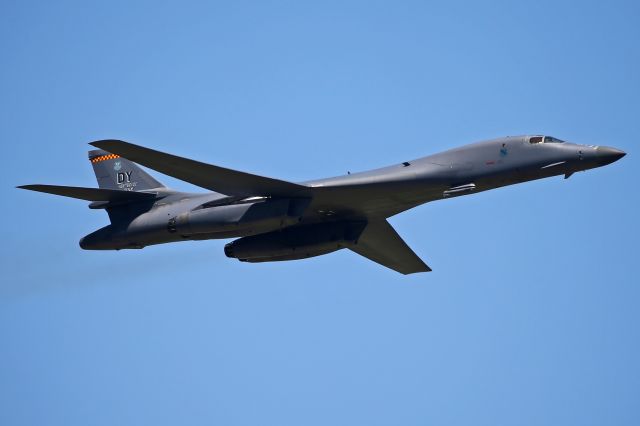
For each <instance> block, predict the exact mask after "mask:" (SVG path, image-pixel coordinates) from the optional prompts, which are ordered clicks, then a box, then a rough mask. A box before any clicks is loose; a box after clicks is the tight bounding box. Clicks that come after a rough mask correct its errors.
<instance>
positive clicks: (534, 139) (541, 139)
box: [529, 136, 564, 144]
mask: <svg viewBox="0 0 640 426" xmlns="http://www.w3.org/2000/svg"><path fill="white" fill-rule="evenodd" d="M563 142H564V141H563V140H560V139H558V138H554V137H553V136H531V137H529V143H532V144H533V143H563Z"/></svg>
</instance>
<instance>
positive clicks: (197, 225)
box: [167, 199, 308, 236]
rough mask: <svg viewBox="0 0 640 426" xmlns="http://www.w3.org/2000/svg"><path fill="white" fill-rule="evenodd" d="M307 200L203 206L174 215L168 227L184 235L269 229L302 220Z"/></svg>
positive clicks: (279, 227)
mask: <svg viewBox="0 0 640 426" xmlns="http://www.w3.org/2000/svg"><path fill="white" fill-rule="evenodd" d="M307 204H308V201H307V200H297V199H277V200H270V199H267V200H264V201H258V202H253V203H239V204H229V205H222V206H214V207H208V208H201V209H196V210H192V211H190V212H186V213H182V214H180V215H178V216H176V217H174V218H172V219H170V220H169V222H168V223H167V230H168V231H169V232H176V233H179V234H180V235H182V236H194V235H198V234H215V233H225V232H232V231H237V232H269V231H273V230H276V229H281V228H283V227H286V226H290V225H293V224H296V223H298V222H299V220H300V216H301V215H302V211H303V210H304V207H306V205H307ZM301 206H302V207H301Z"/></svg>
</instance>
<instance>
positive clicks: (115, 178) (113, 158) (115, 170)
mask: <svg viewBox="0 0 640 426" xmlns="http://www.w3.org/2000/svg"><path fill="white" fill-rule="evenodd" d="M89 161H91V165H92V166H93V171H94V173H95V174H96V179H97V180H98V186H99V187H100V188H104V189H119V190H124V191H144V190H148V189H155V188H164V187H165V186H164V185H163V184H161V183H160V182H158V181H157V180H155V179H154V178H153V177H151V175H149V174H148V173H147V172H145V171H144V170H142V169H141V168H140V166H138V165H137V164H135V163H134V162H132V161H129V160H127V159H126V158H122V157H120V156H119V155H116V154H112V153H110V152H107V151H103V150H101V149H95V150H92V151H89Z"/></svg>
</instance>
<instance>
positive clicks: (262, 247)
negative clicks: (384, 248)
mask: <svg viewBox="0 0 640 426" xmlns="http://www.w3.org/2000/svg"><path fill="white" fill-rule="evenodd" d="M365 226H366V222H361V221H349V222H332V223H318V224H313V225H304V226H296V227H293V228H286V229H284V230H282V231H276V232H269V233H266V234H260V235H253V236H249V237H244V238H240V239H237V240H235V241H233V242H231V243H229V244H227V245H225V246H224V254H225V255H226V256H227V257H231V258H236V259H238V260H240V261H242V262H273V261H279V260H295V259H306V258H308V257H314V256H320V255H322V254H327V253H331V252H333V251H336V250H339V249H342V248H346V247H349V246H351V245H352V244H355V243H356V242H357V240H358V237H359V236H360V234H361V233H362V231H363V230H364V228H365Z"/></svg>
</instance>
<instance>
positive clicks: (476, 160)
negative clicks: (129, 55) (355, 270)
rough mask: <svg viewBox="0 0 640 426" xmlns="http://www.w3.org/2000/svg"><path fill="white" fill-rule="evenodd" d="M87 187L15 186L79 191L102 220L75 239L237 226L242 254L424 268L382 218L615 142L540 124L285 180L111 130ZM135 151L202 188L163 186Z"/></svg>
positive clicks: (564, 162)
mask: <svg viewBox="0 0 640 426" xmlns="http://www.w3.org/2000/svg"><path fill="white" fill-rule="evenodd" d="M91 145H93V146H94V147H96V148H99V149H98V150H92V151H89V160H90V161H91V164H92V165H93V169H94V172H95V174H96V178H97V180H98V186H99V188H83V187H70V186H57V185H24V186H19V187H18V188H22V189H29V190H33V191H40V192H46V193H50V194H55V195H62V196H65V197H72V198H78V199H81V200H87V201H91V204H89V208H91V209H105V210H106V211H107V214H108V215H109V219H110V221H111V224H110V225H107V226H105V227H104V228H101V229H98V230H97V231H95V232H93V233H91V234H89V235H87V236H85V237H84V238H82V239H81V240H80V247H81V248H83V249H86V250H120V249H140V248H143V247H145V246H149V245H153V244H161V243H170V242H175V241H184V240H206V239H221V238H238V239H236V240H235V241H233V242H230V243H228V244H227V245H226V246H225V247H224V252H225V254H226V255H227V256H228V257H231V258H236V259H239V260H240V261H243V262H271V261H282V260H295V259H304V258H308V257H313V256H319V255H323V254H327V253H331V252H334V251H336V250H340V249H343V248H348V249H350V250H352V251H354V252H356V253H358V254H360V255H362V256H364V257H366V258H369V259H371V260H373V261H374V262H377V263H379V264H381V265H383V266H386V267H388V268H391V269H393V270H395V271H398V272H400V273H403V274H411V273H415V272H427V271H431V269H430V268H429V267H428V266H427V265H426V264H425V263H424V262H423V261H422V260H421V259H420V258H419V257H418V256H417V255H416V254H415V253H414V252H413V251H412V250H411V249H410V248H409V246H407V244H406V243H405V242H404V241H403V240H402V238H400V236H399V235H398V234H397V233H396V231H395V230H394V229H393V228H392V227H391V225H389V223H388V222H387V218H389V217H391V216H393V215H396V214H398V213H400V212H403V211H405V210H408V209H410V208H413V207H416V206H418V205H421V204H424V203H427V202H429V201H435V200H441V199H444V198H450V197H457V196H461V195H467V194H473V193H476V192H481V191H486V190H488V189H494V188H498V187H501V186H506V185H512V184H516V183H521V182H526V181H529V180H534V179H541V178H546V177H551V176H559V175H564V177H565V179H566V178H569V177H570V176H571V175H572V174H573V173H575V172H577V171H583V170H587V169H592V168H595V167H600V166H604V165H607V164H610V163H612V162H614V161H616V160H618V159H620V158H622V157H623V156H624V155H625V153H624V152H623V151H620V150H618V149H615V148H609V147H604V146H593V145H578V144H574V143H568V142H564V141H562V140H560V139H557V138H554V137H551V136H543V135H528V136H508V137H504V138H499V139H493V140H489V141H484V142H479V143H474V144H471V145H466V146H462V147H459V148H455V149H451V150H448V151H444V152H442V153H439V154H435V155H431V156H428V157H423V158H419V159H417V160H410V161H405V162H401V163H398V164H394V165H392V166H389V167H384V168H381V169H376V170H371V171H366V172H361V173H350V174H347V175H344V176H338V177H332V178H326V179H319V180H313V181H309V182H302V183H292V182H287V181H284V180H279V179H273V178H268V177H263V176H258V175H254V174H251V173H245V172H241V171H237V170H232V169H227V168H224V167H220V166H214V165H211V164H207V163H202V162H199V161H195V160H190V159H187V158H182V157H178V156H175V155H171V154H167V153H164V152H160V151H156V150H153V149H149V148H144V147H142V146H138V145H134V144H131V143H128V142H124V141H120V140H101V141H97V142H92V143H91ZM135 163H137V164H140V165H142V166H145V167H148V168H150V169H153V170H156V171H158V172H161V173H164V174H166V175H169V176H173V177H175V178H177V179H180V180H183V181H186V182H190V183H192V184H194V185H197V186H199V187H201V188H205V189H208V190H210V191H213V192H208V193H185V192H179V191H174V190H171V189H169V188H167V187H165V186H164V185H162V184H161V183H160V182H158V181H157V180H156V179H154V178H153V177H151V176H150V175H149V174H148V173H146V172H145V171H144V170H142V169H141V168H140V167H138V166H137V165H136V164H135Z"/></svg>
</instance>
